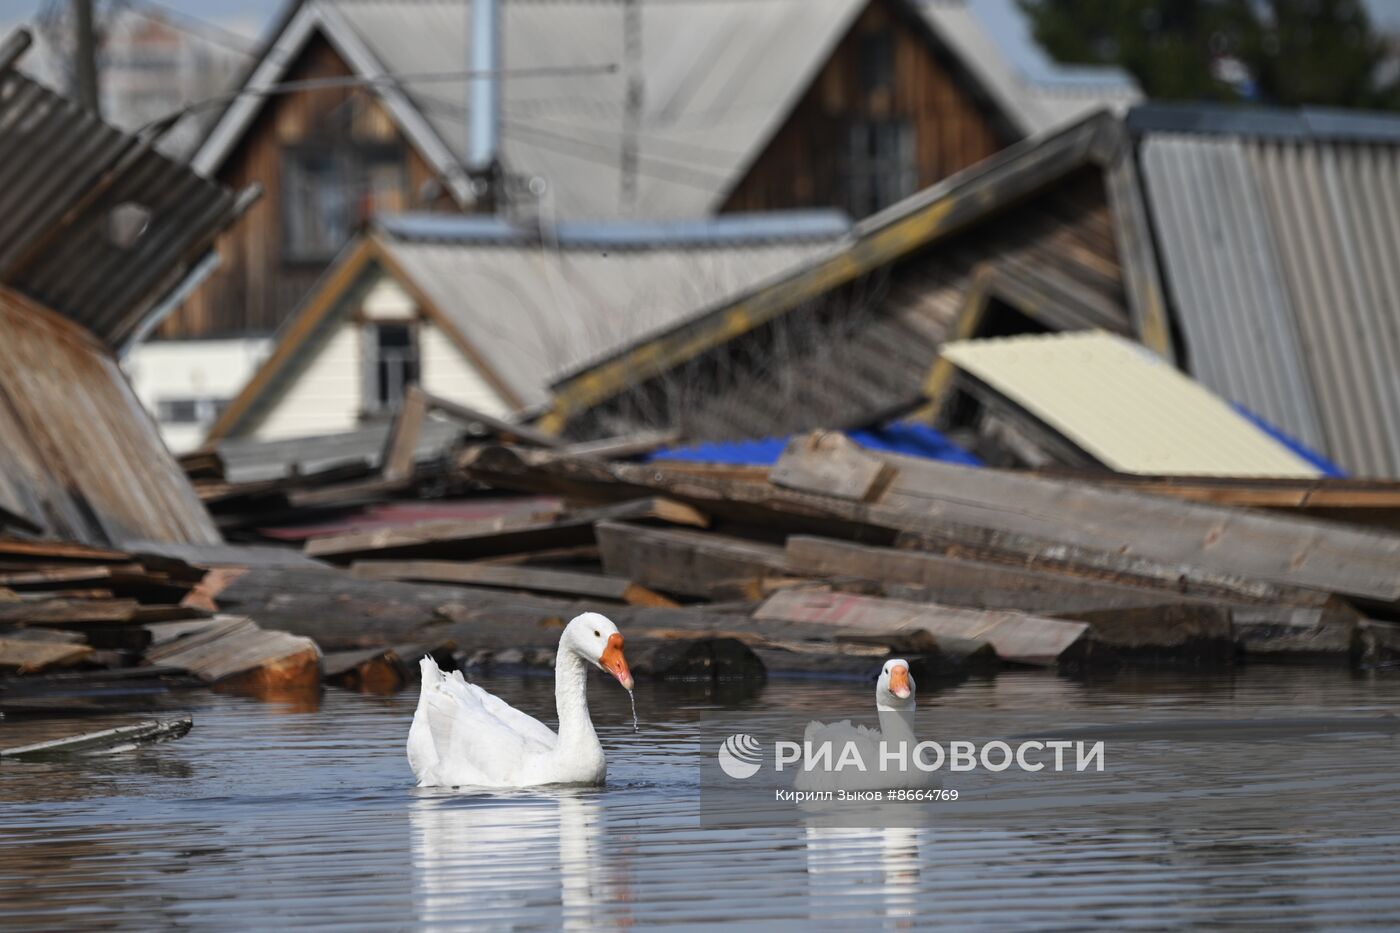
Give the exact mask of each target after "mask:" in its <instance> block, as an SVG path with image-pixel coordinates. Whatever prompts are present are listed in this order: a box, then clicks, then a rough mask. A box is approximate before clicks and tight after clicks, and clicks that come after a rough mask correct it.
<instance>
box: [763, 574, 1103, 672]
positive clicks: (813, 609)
mask: <svg viewBox="0 0 1400 933" xmlns="http://www.w3.org/2000/svg"><path fill="white" fill-rule="evenodd" d="M754 618H755V619H760V620H767V621H784V622H808V623H822V624H825V625H830V626H832V627H834V628H838V629H845V630H856V631H863V632H879V633H898V632H911V631H915V630H920V629H922V630H924V631H926V632H928V633H929V634H931V635H932V636H933V637H934V638H935V639H937V638H938V637H939V636H951V637H953V638H959V639H971V640H977V639H984V640H986V641H989V642H991V644H992V647H993V648H994V649H996V653H997V656H998V657H1000V658H1001V659H1002V660H1003V661H1014V662H1017V663H1021V664H1036V665H1050V664H1055V663H1057V662H1059V661H1060V660H1061V659H1062V658H1063V657H1065V656H1067V655H1068V654H1069V653H1070V652H1071V651H1072V650H1074V649H1076V648H1077V647H1079V646H1080V645H1081V643H1082V642H1083V641H1084V640H1085V638H1086V636H1087V633H1088V630H1089V626H1088V625H1085V624H1084V623H1082V622H1066V621H1063V620H1059V619H1049V618H1044V617H1041V616H1033V615H1028V614H1026V613H1022V612H1006V611H995V612H993V611H981V610H975V609H957V608H953V607H951V606H937V605H930V604H927V603H906V602H900V601H898V600H892V599H876V598H874V597H870V596H855V595H852V594H850V593H823V592H817V591H812V590H786V591H784V592H781V593H775V594H774V595H773V596H770V597H769V598H768V600H767V602H765V603H764V604H763V605H762V606H761V607H759V609H758V611H757V612H755V613H754Z"/></svg>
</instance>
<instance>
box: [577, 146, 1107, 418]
mask: <svg viewBox="0 0 1400 933" xmlns="http://www.w3.org/2000/svg"><path fill="white" fill-rule="evenodd" d="M988 260H991V261H993V262H1011V263H1024V264H1029V265H1033V266H1035V267H1036V268H1037V269H1038V270H1040V271H1044V270H1055V272H1054V274H1055V275H1057V276H1058V277H1060V279H1061V281H1062V282H1063V283H1064V284H1065V286H1066V287H1067V288H1070V289H1072V290H1074V291H1075V293H1077V294H1080V295H1083V296H1085V297H1086V298H1087V299H1088V300H1091V301H1093V302H1094V303H1095V304H1102V305H1105V306H1113V307H1116V308H1117V309H1118V310H1119V313H1120V314H1121V316H1122V320H1123V322H1124V323H1123V327H1124V328H1125V329H1126V328H1127V326H1128V325H1127V320H1128V311H1127V298H1126V295H1125V293H1124V291H1123V286H1122V272H1121V269H1120V268H1119V265H1118V257H1117V249H1116V246H1115V244H1114V239H1113V230H1112V223H1111V219H1110V216H1109V210H1108V203H1107V197H1106V195H1105V191H1104V187H1103V183H1102V177H1101V175H1100V174H1099V173H1098V171H1097V170H1086V172H1085V173H1084V174H1083V175H1081V176H1079V177H1077V178H1075V179H1074V180H1072V181H1071V182H1069V183H1066V184H1062V185H1060V186H1059V187H1057V189H1056V190H1055V191H1054V192H1052V193H1049V194H1046V195H1042V196H1041V197H1039V198H1037V199H1036V200H1034V201H1032V202H1030V203H1027V204H1024V205H1021V206H1019V207H1015V208H1012V209H1010V210H1008V211H1007V212H1005V213H1004V214H1002V215H1001V216H1000V217H998V218H996V219H993V220H991V221H989V222H988V223H986V224H983V225H982V226H981V227H979V228H978V229H976V230H974V231H972V232H970V233H969V234H967V235H965V236H962V237H959V238H958V239H957V240H954V241H951V242H949V243H946V244H944V245H943V246H936V247H931V248H929V249H927V250H924V251H923V252H921V253H915V254H913V255H911V256H909V257H907V258H906V259H904V260H903V261H901V262H899V263H897V264H895V265H893V266H888V267H885V268H883V269H881V270H879V271H878V272H876V273H874V274H872V275H869V276H866V277H865V278H863V279H860V280H858V281H857V282H855V283H853V284H852V285H850V286H848V287H844V288H842V289H838V290H837V291H834V292H832V293H830V294H829V295H827V296H826V297H825V298H824V299H823V300H822V301H820V302H814V303H811V304H809V305H808V306H805V307H801V308H798V309H796V310H794V311H792V312H790V313H788V314H786V315H781V316H779V317H778V318H777V319H776V320H775V321H772V322H770V323H768V324H766V325H764V326H763V327H760V328H758V329H756V330H754V331H751V332H749V333H748V334H746V335H745V336H743V337H741V338H738V339H736V340H734V341H731V342H730V343H729V344H727V345H725V346H723V347H720V348H718V349H717V350H715V351H712V352H710V353H707V354H704V355H702V356H700V357H697V358H695V359H693V360H691V361H690V362H689V363H687V364H686V365H685V366H683V367H680V368H678V369H676V370H673V371H671V372H669V373H666V374H665V375H664V376H662V377H660V378H656V379H652V380H649V381H647V382H645V383H641V384H639V385H638V386H636V387H634V388H633V389H631V390H629V391H628V392H626V393H623V394H622V395H619V396H617V397H616V398H613V399H611V400H609V401H608V402H606V403H604V404H602V405H600V406H598V407H596V408H594V409H592V410H591V411H589V412H587V413H586V414H585V415H583V416H581V417H580V418H578V419H576V420H574V421H573V422H571V423H570V424H569V426H568V428H567V432H566V433H567V434H568V435H569V436H570V437H572V438H575V439H580V440H582V439H589V438H595V437H604V436H609V435H613V434H625V433H629V432H632V431H640V430H650V429H661V428H679V429H680V430H681V431H682V433H684V434H685V436H687V437H692V438H694V439H696V440H729V439H736V438H745V437H765V436H770V435H782V434H790V433H793V432H796V431H807V430H813V429H817V428H847V427H854V426H859V425H864V424H868V423H870V421H871V420H873V419H879V418H881V417H884V416H886V415H887V414H888V413H893V412H897V411H900V410H904V409H907V408H908V407H910V406H911V405H912V403H914V402H916V401H918V400H920V399H921V398H922V397H923V386H924V380H925V378H926V377H927V376H928V373H929V369H930V367H931V365H932V363H933V361H934V358H935V357H936V355H937V352H938V347H939V346H940V345H941V344H942V343H943V341H944V340H945V339H947V337H948V336H949V335H950V333H951V330H952V327H953V324H954V320H955V318H956V317H957V315H958V312H959V310H960V309H961V307H962V304H963V298H964V296H965V294H966V292H967V290H968V287H969V284H970V282H971V279H972V274H973V270H974V269H975V268H976V267H977V266H978V265H979V264H980V263H983V262H985V261H988Z"/></svg>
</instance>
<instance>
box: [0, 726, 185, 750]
mask: <svg viewBox="0 0 1400 933" xmlns="http://www.w3.org/2000/svg"><path fill="white" fill-rule="evenodd" d="M193 725H194V720H193V719H191V718H190V717H189V716H182V717H180V718H179V719H163V720H156V719H152V720H150V721H148V722H140V723H136V724H135V725H130V726H118V727H117V728H115V729H102V730H101V731H98V732H86V733H83V734H82V735H71V736H68V737H66V738H62V739H54V740H52V741H49V742H37V743H35V744H33V745H21V746H16V747H14V748H0V758H15V759H21V760H22V759H26V758H46V757H50V756H61V755H111V754H115V753H117V752H122V751H127V750H129V749H132V748H136V747H137V746H139V745H149V744H152V743H154V742H173V741H174V740H175V739H178V738H182V737H183V736H185V735H186V734H188V733H189V731H190V728H191V727H192V726H193Z"/></svg>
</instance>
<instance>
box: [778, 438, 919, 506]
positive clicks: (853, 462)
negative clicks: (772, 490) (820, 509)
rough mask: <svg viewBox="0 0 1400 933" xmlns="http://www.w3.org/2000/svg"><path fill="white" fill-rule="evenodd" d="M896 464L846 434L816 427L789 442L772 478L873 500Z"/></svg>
mask: <svg viewBox="0 0 1400 933" xmlns="http://www.w3.org/2000/svg"><path fill="white" fill-rule="evenodd" d="M894 473H895V471H894V468H893V467H891V466H889V465H888V464H887V463H885V462H884V461H882V460H879V459H877V458H875V457H872V456H871V455H870V454H868V453H866V452H865V451H863V450H862V449H861V448H860V446H859V445H858V444H856V443H855V442H854V441H852V440H851V439H850V438H848V437H846V436H845V435H844V434H838V433H827V432H824V431H816V432H813V433H812V434H807V435H803V436H799V437H794V438H793V439H792V440H790V441H789V442H788V445H787V447H786V448H785V449H784V450H783V454H782V456H781V457H779V458H778V462H777V464H776V465H774V467H773V469H772V471H771V473H770V474H769V479H770V481H771V482H772V483H773V485H775V486H785V487H789V488H792V489H801V490H804V491H807V492H820V493H822V494H823V495H828V496H835V497H836V498H838V499H850V500H851V501H853V502H872V501H874V500H876V499H878V498H879V497H880V495H881V494H882V493H884V491H885V487H886V486H887V485H889V482H890V480H891V479H893V478H894Z"/></svg>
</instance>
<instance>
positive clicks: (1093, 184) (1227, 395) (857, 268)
mask: <svg viewBox="0 0 1400 933" xmlns="http://www.w3.org/2000/svg"><path fill="white" fill-rule="evenodd" d="M1397 216H1400V120H1397V118H1395V117H1394V116H1391V115H1383V114H1366V113H1346V112H1337V111H1323V112H1315V111H1310V110H1306V109H1304V110H1302V111H1283V110H1265V109H1257V110H1251V109H1239V108H1234V109H1230V108H1223V107H1213V106H1207V105H1189V106H1187V105H1146V106H1139V107H1135V108H1133V109H1131V110H1130V111H1129V112H1128V113H1127V114H1126V115H1125V116H1123V117H1121V118H1120V117H1115V116H1112V115H1110V114H1106V113H1101V114H1097V115H1094V116H1092V117H1089V118H1086V119H1085V120H1083V121H1081V122H1079V123H1076V124H1072V125H1070V126H1068V127H1066V128H1065V129H1063V130H1061V131H1059V132H1056V133H1052V134H1049V135H1047V136H1043V137H1040V138H1037V139H1033V140H1027V141H1024V142H1022V143H1018V144H1016V145H1015V146H1012V147H1010V148H1008V149H1006V150H1004V151H1002V152H1001V153H998V154H997V155H995V156H993V157H991V158H990V159H987V160H986V161H984V162H982V163H980V164H978V165H977V166H974V167H973V168H971V169H968V170H966V171H964V172H961V173H959V174H957V175H955V176H953V177H952V178H949V179H947V180H945V181H943V182H941V183H939V184H937V185H934V186H933V187H931V188H929V189H928V190H926V191H924V192H921V193H919V194H917V195H915V196H914V197H911V198H907V199H905V200H904V201H902V202H900V203H899V204H897V205H895V206H893V207H891V208H888V209H887V210H885V211H882V212H881V213H879V214H877V215H875V216H873V217H870V218H867V219H866V220H865V221H863V222H862V223H860V224H858V225H857V227H856V229H855V230H854V232H853V234H852V236H851V238H850V239H849V240H848V241H847V242H843V243H841V244H839V245H837V246H836V247H834V248H833V249H832V250H830V251H829V252H828V253H827V254H825V255H823V256H819V257H817V258H816V259H814V260H811V261H810V262H808V263H805V264H803V265H802V266H800V267H798V268H795V269H793V270H791V271H790V273H789V274H788V275H786V276H784V277H782V278H781V279H779V280H775V281H772V282H769V283H767V284H765V285H764V286H762V287H759V288H756V289H752V290H750V291H749V292H747V293H745V294H742V295H738V296H736V297H735V298H734V300H733V301H731V302H729V303H727V304H723V305H719V306H716V307H714V308H712V309H710V310H709V311H708V312H706V313H704V314H700V315H697V316H695V317H693V318H691V319H689V320H685V321H680V322H677V323H676V324H675V325H674V326H673V327H671V328H669V329H667V330H666V331H663V332H658V333H655V334H651V335H648V336H647V337H646V338H645V339H643V340H640V341H637V342H635V343H633V344H632V345H631V346H629V347H625V348H621V349H620V350H618V351H617V352H615V353H613V354H611V355H610V356H609V357H607V358H604V359H600V360H596V361H594V362H593V363H592V364H589V365H588V366H584V367H580V368H579V369H577V370H576V371H574V372H573V373H572V374H570V375H568V376H567V377H566V378H564V379H562V380H560V381H559V382H557V383H556V384H555V386H554V401H553V403H552V405H551V407H550V409H549V411H548V412H546V413H545V414H544V416H543V418H542V419H541V422H540V424H541V426H542V427H544V428H546V429H548V430H551V431H554V432H561V433H564V434H567V435H569V436H571V437H574V438H578V439H585V438H589V437H598V436H604V435H614V434H620V433H626V432H628V431H636V430H647V429H677V430H680V431H682V432H683V433H684V434H686V435H687V436H690V437H694V438H697V439H728V438H736V437H755V436H764V435H770V434H779V435H784V434H789V433H792V432H794V431H801V430H809V429H813V428H844V427H851V426H858V425H863V424H868V423H870V422H872V421H877V420H879V419H881V418H884V417H889V416H891V415H894V414H898V413H906V414H907V413H917V414H919V415H922V416H925V417H928V418H932V419H934V420H935V421H937V422H939V423H940V424H941V425H943V426H948V425H950V424H952V425H956V424H967V423H969V421H977V420H979V419H981V420H985V419H989V418H990V419H996V418H997V417H998V413H996V412H992V411H988V410H985V409H979V410H976V411H971V410H969V409H968V407H967V403H968V400H969V398H971V397H974V396H976V395H977V393H976V392H975V391H971V392H970V391H965V390H966V389H968V388H969V387H968V386H967V385H966V384H965V383H964V384H962V385H960V383H959V380H960V379H965V375H964V376H960V375H959V374H958V372H957V371H956V368H955V367H954V366H953V365H951V364H950V362H949V361H948V360H946V359H943V358H941V357H940V348H941V347H942V346H943V345H944V343H945V342H947V341H950V340H955V339H966V338H983V337H1002V336H1007V335H1012V334H1024V333H1041V332H1047V331H1066V330H1089V329H1099V330H1105V331H1109V332H1111V333H1116V334H1119V335H1122V336H1125V337H1130V338H1132V339H1134V340H1136V341H1138V342H1139V343H1141V344H1143V345H1144V346H1145V347H1146V348H1147V349H1149V350H1151V351H1152V352H1154V353H1156V354H1157V355H1158V356H1160V357H1162V358H1163V359H1165V360H1168V361H1171V362H1174V363H1175V364H1176V365H1178V366H1179V367H1180V368H1182V369H1183V370H1185V372H1187V373H1188V374H1189V375H1191V376H1193V377H1194V378H1195V379H1196V380H1198V381H1199V382H1200V383H1201V384H1202V385H1204V386H1205V387H1206V388H1208V389H1209V390H1211V391H1212V392H1214V393H1216V394H1217V395H1219V396H1221V397H1222V398H1224V399H1226V400H1227V401H1229V402H1231V403H1233V404H1236V405H1238V406H1240V407H1242V408H1243V409H1245V410H1247V411H1248V412H1249V413H1251V414H1252V415H1253V416H1256V417H1258V418H1259V419H1261V420H1262V421H1263V422H1264V423H1267V424H1268V425H1270V426H1272V427H1273V428H1276V429H1278V430H1280V431H1282V432H1283V433H1284V434H1286V435H1287V436H1289V437H1290V438H1293V439H1296V440H1297V441H1298V442H1300V443H1301V445H1302V446H1303V447H1305V448H1307V449H1309V450H1312V451H1316V452H1318V453H1320V454H1321V455H1323V456H1324V457H1325V458H1327V459H1328V460H1330V461H1331V462H1333V463H1336V464H1338V465H1340V467H1341V468H1342V469H1344V470H1345V471H1347V472H1348V473H1352V474H1354V475H1357V476H1366V477H1398V476H1400V380H1397V379H1396V378H1395V375H1394V374H1395V371H1396V367H1397V366H1400V332H1397V330H1396V328H1395V326H1394V324H1395V309H1396V307H1397V306H1400V305H1397V302H1398V301H1400V279H1397V276H1396V274H1395V270H1396V269H1400V237H1397V236H1395V235H1391V234H1390V233H1389V232H1388V231H1393V230H1394V229H1395V226H1394V224H1395V218H1396V217H1397ZM754 360H762V361H763V365H761V366H757V365H753V364H752V363H751V362H748V361H754ZM972 388H974V389H975V386H974V387H972Z"/></svg>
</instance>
